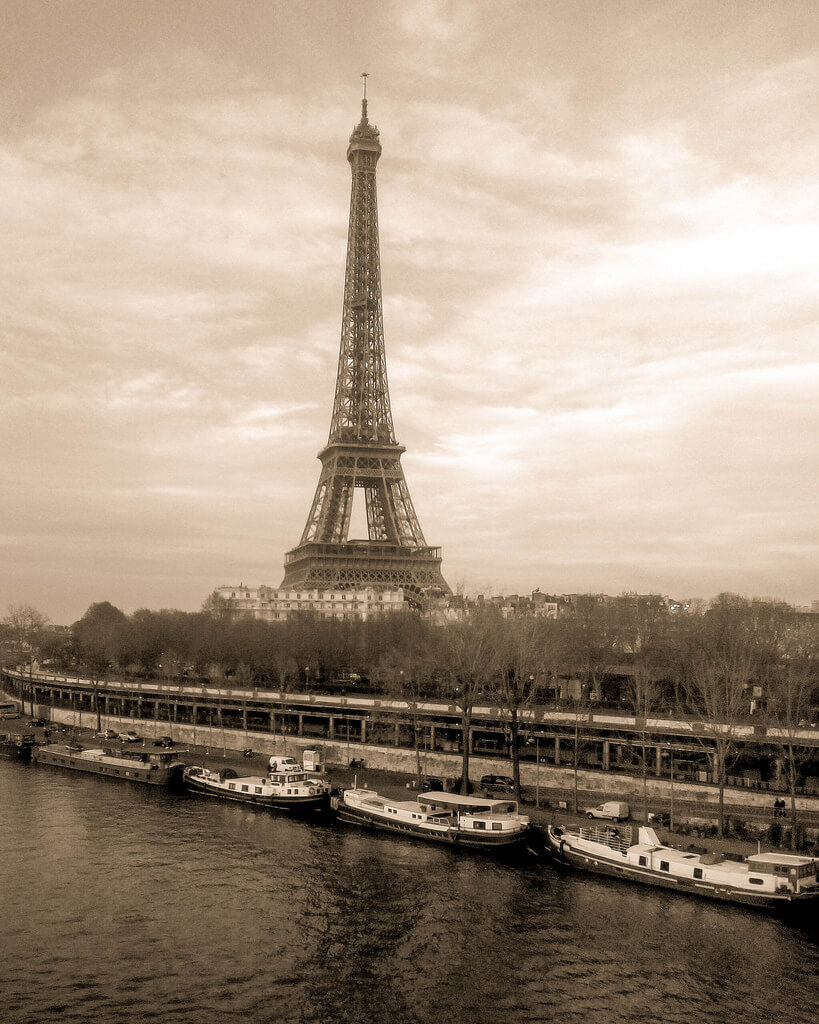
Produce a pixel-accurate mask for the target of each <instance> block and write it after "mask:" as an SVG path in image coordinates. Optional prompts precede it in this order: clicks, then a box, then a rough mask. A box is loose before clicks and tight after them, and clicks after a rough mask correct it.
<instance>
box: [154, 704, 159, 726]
mask: <svg viewBox="0 0 819 1024" xmlns="http://www.w3.org/2000/svg"><path fill="white" fill-rule="evenodd" d="M154 721H155V722H158V721H159V701H158V700H155V701H154Z"/></svg>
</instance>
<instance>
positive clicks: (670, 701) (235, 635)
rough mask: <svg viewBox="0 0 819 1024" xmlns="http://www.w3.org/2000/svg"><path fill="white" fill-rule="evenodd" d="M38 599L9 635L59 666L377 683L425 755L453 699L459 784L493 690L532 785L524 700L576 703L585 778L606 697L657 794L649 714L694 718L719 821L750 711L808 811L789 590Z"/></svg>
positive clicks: (813, 713) (800, 635) (813, 628)
mask: <svg viewBox="0 0 819 1024" xmlns="http://www.w3.org/2000/svg"><path fill="white" fill-rule="evenodd" d="M45 627H46V620H45V617H44V616H41V615H40V614H39V613H38V612H37V611H36V609H32V608H30V607H29V606H13V607H12V608H11V609H10V610H9V615H8V616H6V618H5V620H4V622H3V631H4V633H5V638H6V641H7V643H8V642H11V643H12V644H14V643H15V642H16V644H17V645H18V648H19V649H20V650H22V649H23V647H25V648H27V649H28V650H29V651H31V652H32V653H36V654H37V655H38V656H39V658H40V659H41V660H45V661H47V662H49V663H51V664H52V665H53V666H54V667H55V668H58V669H62V670H68V671H71V670H75V671H81V672H84V673H86V674H88V675H90V677H91V678H92V681H94V682H95V683H96V684H99V683H100V682H101V681H102V680H104V678H105V677H106V675H108V674H110V673H116V674H117V675H120V676H121V675H128V674H131V675H134V676H140V677H147V678H163V679H166V680H171V679H188V680H191V679H200V680H211V681H213V680H218V681H219V682H220V683H221V684H222V685H225V683H226V682H227V683H228V685H230V683H231V682H232V683H233V685H235V686H237V687H240V686H241V687H243V688H246V687H248V686H258V687H267V688H274V689H281V690H288V691H300V690H317V689H325V690H331V691H339V690H347V691H348V692H350V691H353V690H358V691H361V692H369V693H380V694H384V695H387V696H390V697H393V698H394V699H398V700H402V701H404V702H405V703H406V705H407V708H408V713H409V715H410V718H411V721H412V725H413V732H414V734H415V737H416V744H415V748H416V757H417V769H418V774H419V775H420V755H419V754H418V750H419V745H418V733H419V718H418V705H419V703H420V702H422V701H423V700H429V699H440V700H445V701H447V702H448V703H452V704H454V705H456V706H457V708H458V709H459V713H460V719H461V723H462V733H463V737H462V743H461V748H462V756H463V765H462V775H461V778H462V782H463V785H464V786H466V785H467V782H466V780H467V779H468V772H469V743H468V740H467V737H468V734H469V729H470V726H471V720H472V714H473V709H474V708H475V706H476V705H478V704H486V703H490V704H492V705H493V706H497V707H499V708H501V709H502V710H503V712H504V717H505V719H506V723H507V729H508V738H509V749H510V751H511V755H512V772H513V777H514V780H515V785H516V789H517V790H518V792H519V787H520V766H519V761H518V752H519V748H520V746H521V743H522V742H523V741H524V740H525V737H523V735H522V724H521V722H522V718H521V714H522V712H523V711H524V710H525V709H526V708H528V707H532V706H534V705H538V704H544V703H549V702H550V701H559V702H560V703H561V705H562V706H565V707H569V708H570V709H573V710H574V721H575V726H576V728H575V732H576V735H575V737H574V744H573V749H574V765H573V767H574V777H575V787H576V785H577V782H576V780H577V767H578V752H579V751H580V749H581V746H582V731H583V730H582V722H583V718H584V715H586V714H587V712H588V710H589V709H591V708H592V707H593V706H595V705H598V704H600V703H609V704H616V705H617V706H618V707H620V708H622V709H624V710H627V711H628V712H629V713H631V714H633V715H634V717H635V722H636V728H637V730H638V733H639V735H640V738H641V741H642V748H643V757H642V771H643V800H644V803H647V794H646V788H647V767H646V766H647V760H648V759H647V756H646V751H647V747H648V745H649V736H648V734H649V728H648V725H647V721H648V719H649V718H650V717H651V716H652V715H653V714H655V713H657V712H659V711H672V712H675V713H678V714H685V715H691V716H695V717H696V719H697V720H698V721H699V722H700V723H701V726H702V733H701V737H702V740H703V744H704V746H705V747H707V749H708V751H709V755H710V756H711V758H712V762H713V770H714V777H715V780H716V782H717V784H718V786H719V822H720V832H721V831H722V822H723V817H724V788H725V785H726V779H727V776H728V774H729V772H730V769H731V767H732V765H733V763H734V762H735V760H736V757H737V756H738V753H739V751H740V749H741V743H740V739H739V730H740V727H741V726H742V725H743V724H745V723H747V721H748V715H749V713H750V712H751V710H755V712H756V715H757V717H756V718H755V719H754V720H755V721H757V722H760V723H762V722H766V723H768V724H769V725H771V726H774V727H775V729H776V735H777V739H776V741H775V744H776V746H777V752H776V753H777V757H778V758H779V759H780V760H781V762H782V764H783V766H784V769H785V772H786V776H787V779H788V783H789V788H790V793H791V812H792V816H793V818H794V820H795V817H796V807H795V800H796V791H797V788H798V785H799V782H800V779H801V778H802V777H803V776H804V773H805V771H806V770H807V766H808V765H809V764H810V763H811V762H812V761H813V760H814V759H815V752H816V748H815V747H814V746H812V745H811V744H810V743H808V742H806V741H805V739H804V729H805V727H806V726H809V725H810V723H814V722H816V720H817V705H819V616H815V615H805V614H801V613H797V612H795V611H794V610H793V609H792V608H790V607H789V606H788V605H785V604H783V603H780V602H772V601H761V600H749V599H747V598H743V597H739V596H737V595H733V594H722V595H720V596H719V597H717V598H716V599H715V600H714V601H712V602H711V603H710V604H709V605H708V606H707V607H704V608H693V609H687V610H686V609H685V608H681V607H678V608H676V609H673V610H672V609H670V608H669V607H668V605H667V604H666V603H665V602H663V601H662V600H660V599H645V598H639V597H636V596H633V597H632V596H627V595H625V596H623V597H622V598H619V599H614V600H611V599H601V598H598V597H596V596H594V595H585V596H582V597H580V598H578V599H576V600H575V602H574V604H573V605H572V606H571V607H570V608H568V609H567V610H565V612H564V611H563V610H562V611H561V614H560V615H559V616H558V618H557V619H547V618H538V617H535V616H533V615H518V616H513V617H510V618H505V617H504V616H503V614H502V612H501V610H500V609H499V608H498V607H496V606H494V605H492V604H491V603H488V604H486V605H484V606H482V607H480V606H479V607H478V608H477V609H476V610H475V611H474V613H473V614H471V615H470V616H469V617H468V618H466V619H464V620H463V621H454V622H448V623H445V624H441V623H436V622H434V621H429V620H427V619H424V618H421V617H419V616H417V615H414V614H390V615H384V616H380V617H377V618H373V619H370V620H368V621H365V622H362V621H359V620H336V619H321V618H318V617H316V616H314V615H313V614H311V613H305V614H303V615H295V616H293V617H292V618H290V619H287V620H285V621H282V622H264V621H260V620H257V619H253V618H247V617H239V618H237V617H235V616H233V615H232V614H231V613H230V611H229V610H228V608H227V607H226V605H225V603H224V602H222V601H220V600H219V599H218V597H217V596H216V595H211V597H210V598H209V599H208V600H207V601H206V602H205V604H204V605H203V608H202V610H201V611H199V612H183V611H177V610H172V609H164V610H159V611H151V610H148V609H139V610H138V611H135V612H134V613H133V614H131V615H126V614H125V613H124V612H122V611H121V610H120V609H118V608H116V607H114V606H113V605H112V604H110V603H109V602H107V601H103V602H99V603H95V604H92V605H91V606H90V607H89V608H88V610H87V611H86V613H85V614H84V615H83V617H82V618H81V619H79V620H78V621H77V622H75V623H74V624H73V625H72V626H71V628H70V630H69V631H68V633H67V634H60V633H55V632H54V631H49V630H48V629H47V628H45Z"/></svg>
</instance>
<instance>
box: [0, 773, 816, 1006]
mask: <svg viewBox="0 0 819 1024" xmlns="http://www.w3.org/2000/svg"><path fill="white" fill-rule="evenodd" d="M0 808H1V811H0V858H1V859H0V865H1V866H0V871H2V878H0V928H1V929H2V933H1V934H2V955H0V1020H2V1021H3V1022H4V1024H17V1022H26V1024H36V1022H40V1021H61V1022H65V1021H82V1022H89V1021H94V1022H97V1021H101V1022H112V1024H115V1022H133V1021H140V1022H143V1021H158V1022H162V1024H166V1022H167V1024H171V1022H174V1024H176V1022H193V1024H196V1022H208V1024H210V1022H213V1024H216V1022H218V1024H223V1022H225V1021H228V1020H242V1021H246V1022H264V1021H276V1022H278V1021H299V1022H317V1024H336V1022H350V1024H369V1022H375V1024H381V1022H385V1024H386V1022H388V1024H409V1022H416V1021H418V1022H427V1021H435V1022H450V1021H454V1022H464V1024H472V1022H475V1024H479V1022H492V1024H499V1022H504V1024H505V1022H514V1021H560V1022H562V1024H570V1022H575V1021H576V1022H584V1024H596V1022H601V1024H602V1022H606V1024H616V1022H620V1021H622V1022H624V1024H625V1022H628V1024H635V1022H640V1021H646V1022H652V1024H654V1022H660V1021H662V1022H675V1021H679V1022H681V1024H682V1022H685V1024H697V1022H703V1024H705V1022H708V1024H719V1022H742V1024H754V1022H760V1024H762V1022H765V1024H768V1022H774V1024H789V1022H805V1024H814V1022H815V1020H816V1016H815V1012H816V1004H817V996H818V995H819V982H817V978H819V932H817V931H811V930H810V929H807V928H805V927H802V928H796V927H793V926H788V925H785V924H782V923H780V922H778V921H777V920H775V919H771V918H768V917H766V916H764V915H762V914H759V913H755V912H751V911H745V910H742V909H732V908H730V907H726V906H714V905H711V904H709V903H707V902H700V901H698V900H692V899H690V898H685V897H680V896H675V895H673V894H667V893H662V892H654V891H651V890H643V889H640V888H638V887H633V886H630V885H627V884H624V883H618V882H614V881H608V880H605V879H602V880H598V879H595V878H592V877H583V876H581V875H575V874H570V873H564V872H560V871H558V870H556V869H555V868H553V867H552V865H551V864H548V863H546V864H536V865H533V866H515V865H509V864H497V863H494V862H492V861H489V860H486V859H484V858H482V857H480V856H477V855H469V854H463V853H461V854H457V853H453V852H452V851H450V850H448V849H439V848H437V847H434V846H429V847H428V846H425V845H424V844H417V843H415V844H414V843H411V842H409V841H406V840H403V839H398V838H393V837H390V836H383V837H382V836H372V835H369V834H363V833H359V832H357V831H355V830H343V829H342V828H340V827H337V826H334V825H332V824H323V825H319V824H315V823H312V824H311V823H307V822H303V821H299V820H291V819H289V818H287V817H285V816H276V815H273V814H270V813H267V812H264V811H249V810H246V809H244V808H242V807H239V806H228V805H220V804H216V803H212V802H209V801H207V800H197V799H194V798H185V797H183V796H176V795H171V794H168V793H165V792H162V791H156V790H153V789H149V788H147V787H140V786H136V785H130V784H117V783H112V782H111V781H109V780H105V779H95V778H92V777H83V776H81V775H74V774H72V773H67V772H61V771H59V770H56V769H53V768H46V767H42V766H41V767H37V766H25V765H21V764H17V763H14V762H10V761H0Z"/></svg>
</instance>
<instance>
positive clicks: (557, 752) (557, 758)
mask: <svg viewBox="0 0 819 1024" xmlns="http://www.w3.org/2000/svg"><path fill="white" fill-rule="evenodd" d="M555 764H558V765H559V764H560V737H559V736H555Z"/></svg>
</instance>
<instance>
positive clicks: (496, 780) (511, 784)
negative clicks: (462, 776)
mask: <svg viewBox="0 0 819 1024" xmlns="http://www.w3.org/2000/svg"><path fill="white" fill-rule="evenodd" d="M481 789H482V790H483V791H484V792H485V793H514V792H515V780H514V779H513V778H512V777H511V776H509V775H484V776H483V778H482V779H481Z"/></svg>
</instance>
